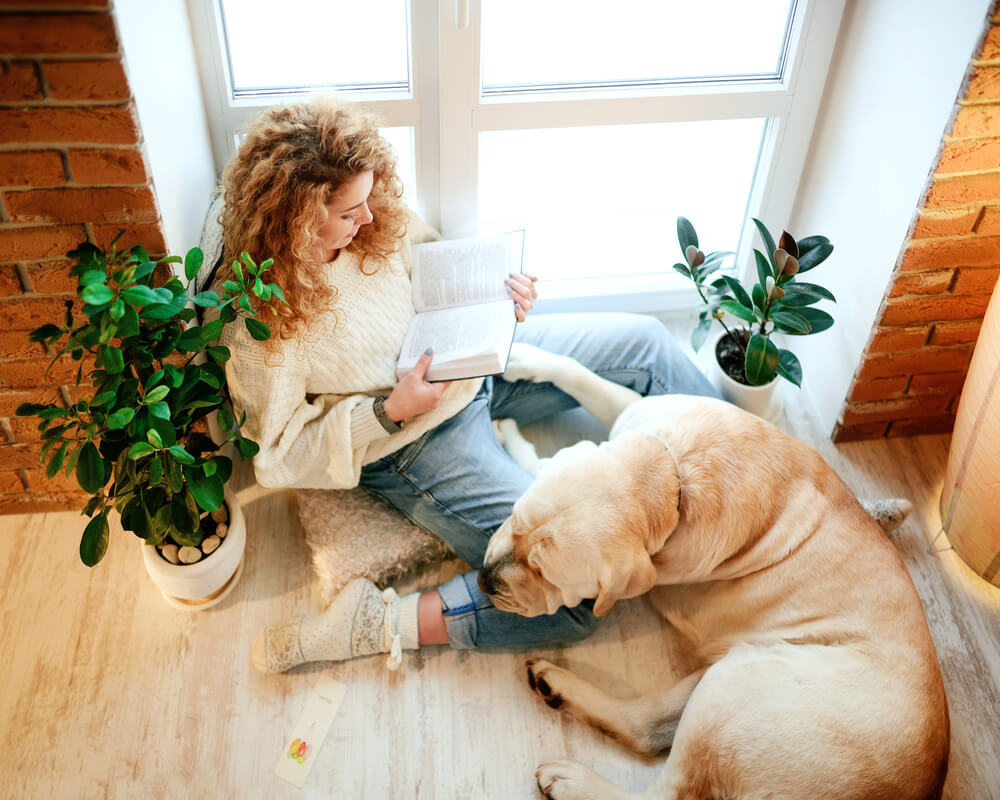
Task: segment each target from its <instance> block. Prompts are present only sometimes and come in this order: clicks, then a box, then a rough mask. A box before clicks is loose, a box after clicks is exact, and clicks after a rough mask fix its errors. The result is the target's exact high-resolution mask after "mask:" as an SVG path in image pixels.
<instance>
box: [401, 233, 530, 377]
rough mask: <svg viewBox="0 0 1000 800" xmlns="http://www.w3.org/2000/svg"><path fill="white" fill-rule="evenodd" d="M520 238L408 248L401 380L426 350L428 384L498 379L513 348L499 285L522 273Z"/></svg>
mask: <svg viewBox="0 0 1000 800" xmlns="http://www.w3.org/2000/svg"><path fill="white" fill-rule="evenodd" d="M523 254H524V231H515V232H513V233H504V234H501V235H498V236H486V237H475V238H471V239H453V240H451V241H445V242H430V243H428V244H418V245H415V246H414V247H413V259H412V264H413V266H412V270H411V273H410V282H411V283H412V285H413V305H414V307H415V308H416V309H417V315H416V316H415V317H414V318H413V320H412V321H411V322H410V327H409V328H408V329H407V331H406V337H405V338H404V339H403V349H402V352H401V353H400V355H399V363H398V364H397V365H396V378H397V379H402V377H403V376H404V375H406V373H408V372H409V371H410V370H411V369H413V367H414V366H416V363H417V360H418V359H419V358H420V356H421V355H422V354H423V352H424V351H425V350H426V349H427V348H428V347H430V348H433V350H434V360H433V361H432V362H431V366H430V369H429V370H428V371H427V375H426V380H428V381H450V380H458V379H461V378H474V377H479V376H481V375H499V374H500V373H502V372H503V371H504V369H505V368H506V366H507V357H508V356H509V355H510V346H511V344H512V342H513V341H514V326H515V325H516V324H517V317H515V316H514V304H513V303H512V302H511V299H510V295H509V294H507V290H506V287H505V285H504V281H506V280H507V277H508V275H509V274H510V273H515V272H520V271H521V261H522V258H523Z"/></svg>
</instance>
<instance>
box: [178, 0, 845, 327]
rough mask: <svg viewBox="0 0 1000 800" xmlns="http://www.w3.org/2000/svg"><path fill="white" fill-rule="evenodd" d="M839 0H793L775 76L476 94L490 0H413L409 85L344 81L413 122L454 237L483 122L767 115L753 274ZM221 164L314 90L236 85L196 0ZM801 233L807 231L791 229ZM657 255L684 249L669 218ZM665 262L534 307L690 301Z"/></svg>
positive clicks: (557, 289)
mask: <svg viewBox="0 0 1000 800" xmlns="http://www.w3.org/2000/svg"><path fill="white" fill-rule="evenodd" d="M844 5H845V0H797V2H796V11H795V17H794V21H793V26H792V31H791V36H790V38H789V51H788V52H787V54H786V58H785V67H784V70H783V74H782V77H781V79H780V80H777V81H772V82H763V81H762V82H735V81H734V82H732V83H729V84H726V83H708V84H705V83H703V84H694V85H664V86H662V87H653V88H649V87H645V88H642V89H634V90H627V89H615V90H614V93H613V94H611V93H609V92H601V91H593V90H591V91H564V92H559V93H548V92H542V93H537V94H517V95H510V96H502V95H501V96H496V95H491V96H489V97H484V96H482V95H481V91H480V85H481V59H480V35H479V34H480V22H481V16H482V15H481V8H482V0H409V5H408V9H409V28H410V45H411V46H410V65H409V74H410V78H411V80H410V91H409V92H402V91H400V92H395V93H385V92H378V91H363V92H349V91H345V92H344V94H345V95H346V96H349V97H351V98H352V99H354V100H357V101H359V102H361V103H362V104H363V105H365V106H366V107H367V108H370V109H371V110H373V111H375V112H376V113H377V114H378V115H379V116H380V117H381V118H382V119H383V120H384V122H385V124H386V125H387V126H390V127H397V126H400V127H401V126H407V127H413V128H414V142H415V152H414V154H413V156H414V164H415V169H416V181H417V186H418V187H419V192H418V203H419V204H418V208H417V210H418V211H419V213H420V214H421V216H423V217H424V218H425V219H426V220H427V221H428V222H430V223H431V224H432V225H435V226H436V227H438V228H439V229H440V230H441V232H442V234H443V235H444V236H445V237H446V238H458V237H461V236H471V235H474V234H475V233H476V231H477V225H478V214H477V206H478V184H477V172H478V155H479V134H480V133H482V132H485V131H497V130H519V129H531V128H559V127H567V128H568V127H576V126H596V125H608V124H615V125H633V124H644V123H664V122H688V121H697V120H726V119H741V118H748V117H749V118H755V117H765V118H767V119H768V120H769V121H768V123H767V124H766V125H765V131H764V136H763V139H762V142H761V150H760V157H759V160H758V164H757V171H756V174H755V176H754V181H753V186H752V189H751V192H750V197H749V198H748V203H747V211H748V213H747V215H746V219H745V221H744V226H743V230H742V232H741V236H740V242H739V244H738V247H737V259H736V269H737V272H738V273H739V274H740V275H741V276H743V277H749V276H752V275H754V274H755V268H754V266H753V259H752V257H751V256H752V244H751V243H752V241H753V230H754V229H753V226H752V223H751V222H750V219H751V217H758V218H760V219H763V220H764V221H765V222H766V223H767V224H768V226H769V227H771V228H772V230H775V229H777V230H775V232H776V233H778V232H780V228H781V226H782V225H784V224H785V222H786V221H787V220H788V219H789V217H790V215H791V211H792V208H793V207H794V203H795V195H796V192H797V189H798V183H799V180H800V177H801V174H802V169H803V167H804V164H805V159H806V155H807V152H808V148H809V142H810V140H811V138H812V131H813V127H814V125H815V122H816V115H817V112H818V109H819V103H820V99H821V96H822V93H823V87H824V84H825V81H826V75H827V72H828V69H829V65H830V61H831V58H832V55H833V49H834V45H835V42H836V38H837V32H838V29H839V27H840V20H841V17H842V16H843V11H844ZM188 10H189V15H190V17H191V22H192V31H193V35H194V38H195V44H196V49H197V51H198V54H199V62H200V72H201V76H202V88H203V92H204V96H205V105H206V110H207V115H208V119H209V125H210V127H211V137H212V146H213V152H214V155H215V160H216V167H217V169H218V170H219V171H220V172H221V169H222V166H223V165H224V164H225V162H226V161H227V160H228V159H229V158H230V156H231V155H232V153H233V151H234V142H235V135H236V133H237V132H238V131H239V130H240V129H241V128H242V127H243V126H244V125H245V124H246V123H247V122H248V121H249V120H250V119H252V118H253V117H254V116H255V115H256V114H258V113H259V112H260V111H261V110H262V109H264V108H267V107H269V106H271V105H274V104H277V103H282V102H294V101H297V100H301V99H303V98H304V97H305V96H306V95H303V94H302V93H295V94H276V93H275V94H268V95H264V96H259V97H251V98H247V97H242V98H234V95H233V91H232V87H231V84H230V78H229V70H228V66H227V63H226V57H225V41H224V35H223V30H222V22H221V12H220V9H219V0H188ZM795 233H796V234H797V235H798V236H805V235H808V234H810V233H814V232H811V231H805V232H802V231H799V232H795ZM662 245H663V266H664V271H665V272H666V273H672V271H671V270H670V264H672V263H673V262H674V261H675V260H677V259H676V258H675V255H677V253H676V252H675V251H677V244H676V237H675V233H674V229H673V225H672V224H670V223H669V222H665V225H664V231H663V241H662ZM665 283H666V282H665V281H664V280H663V278H662V277H661V276H657V275H647V276H633V277H629V278H627V279H623V278H620V277H608V278H602V279H593V280H587V281H576V280H574V281H563V282H560V281H558V280H554V281H547V282H544V283H543V285H542V286H541V287H540V290H541V292H540V293H541V299H540V301H539V303H538V305H537V310H538V311H540V312H551V311H581V310H598V309H600V310H622V311H644V312H664V311H672V310H679V309H683V308H690V307H692V306H693V305H694V303H695V300H696V298H697V295H696V294H695V292H694V290H693V288H690V287H684V288H676V283H674V286H673V287H666V288H665Z"/></svg>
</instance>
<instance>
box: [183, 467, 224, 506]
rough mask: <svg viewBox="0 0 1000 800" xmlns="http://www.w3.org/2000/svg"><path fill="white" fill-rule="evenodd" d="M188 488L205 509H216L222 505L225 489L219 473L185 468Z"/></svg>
mask: <svg viewBox="0 0 1000 800" xmlns="http://www.w3.org/2000/svg"><path fill="white" fill-rule="evenodd" d="M184 477H185V478H187V482H188V488H190V489H191V494H192V495H194V499H195V502H196V503H198V505H199V506H200V507H201V508H203V509H204V510H205V511H216V510H217V509H218V508H219V507H220V506H221V505H222V497H223V494H224V493H225V489H224V487H223V484H222V480H221V479H220V478H219V475H218V473H216V474H215V475H205V474H203V473H202V472H201V471H200V470H193V469H192V470H188V469H185V470H184Z"/></svg>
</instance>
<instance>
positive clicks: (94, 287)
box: [80, 283, 115, 306]
mask: <svg viewBox="0 0 1000 800" xmlns="http://www.w3.org/2000/svg"><path fill="white" fill-rule="evenodd" d="M114 296H115V293H114V292H112V291H111V290H110V289H109V288H108V287H107V286H105V285H104V284H103V283H93V284H91V285H90V286H87V287H85V288H84V290H83V291H82V292H80V299H81V300H83V302H85V303H89V304H90V305H92V306H101V305H104V304H105V303H110V302H111V299H112V298H113V297H114Z"/></svg>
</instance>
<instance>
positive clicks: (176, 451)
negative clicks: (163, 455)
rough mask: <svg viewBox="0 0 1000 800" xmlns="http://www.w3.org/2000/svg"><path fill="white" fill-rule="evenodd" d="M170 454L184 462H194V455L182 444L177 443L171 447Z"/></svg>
mask: <svg viewBox="0 0 1000 800" xmlns="http://www.w3.org/2000/svg"><path fill="white" fill-rule="evenodd" d="M170 454H171V455H172V456H173V457H174V458H176V459H177V460H178V461H180V462H181V463H182V464H193V463H194V456H193V455H191V454H190V453H189V452H188V451H187V450H185V449H184V448H183V447H182V446H181V445H179V444H175V445H173V446H172V447H170Z"/></svg>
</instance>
